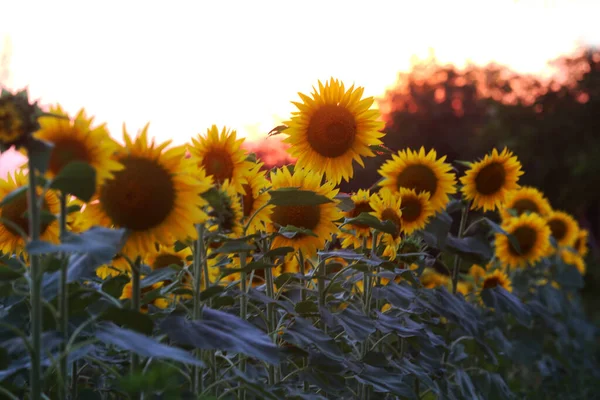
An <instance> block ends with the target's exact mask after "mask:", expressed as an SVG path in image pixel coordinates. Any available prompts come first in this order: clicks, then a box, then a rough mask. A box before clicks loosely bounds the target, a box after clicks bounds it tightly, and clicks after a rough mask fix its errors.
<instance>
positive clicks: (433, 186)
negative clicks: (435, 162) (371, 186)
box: [396, 164, 438, 196]
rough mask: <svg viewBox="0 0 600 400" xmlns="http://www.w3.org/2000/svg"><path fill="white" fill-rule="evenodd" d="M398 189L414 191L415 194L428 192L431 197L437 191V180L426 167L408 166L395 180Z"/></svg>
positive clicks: (418, 165) (420, 165) (419, 165)
mask: <svg viewBox="0 0 600 400" xmlns="http://www.w3.org/2000/svg"><path fill="white" fill-rule="evenodd" d="M396 179H397V181H398V187H399V188H401V187H403V188H407V189H414V190H415V191H416V192H417V193H422V192H429V193H430V194H431V196H433V195H434V194H435V192H436V190H437V186H438V178H437V176H436V175H435V173H434V172H433V171H432V170H431V169H430V168H429V167H427V166H425V165H422V164H414V165H409V166H407V167H406V168H404V170H403V171H402V172H400V174H398V177H397V178H396Z"/></svg>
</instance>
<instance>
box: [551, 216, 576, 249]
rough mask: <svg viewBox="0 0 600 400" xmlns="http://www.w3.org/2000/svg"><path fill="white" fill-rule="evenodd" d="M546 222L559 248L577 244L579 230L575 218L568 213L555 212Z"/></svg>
mask: <svg viewBox="0 0 600 400" xmlns="http://www.w3.org/2000/svg"><path fill="white" fill-rule="evenodd" d="M546 222H547V223H548V226H549V227H550V230H551V231H552V236H553V237H554V239H556V242H557V243H558V245H559V246H573V245H574V244H575V241H576V240H577V234H578V231H579V228H578V226H577V221H575V219H573V217H571V216H570V215H569V214H567V213H566V212H562V211H553V212H551V213H550V214H549V215H548V217H547V219H546Z"/></svg>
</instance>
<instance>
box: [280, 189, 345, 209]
mask: <svg viewBox="0 0 600 400" xmlns="http://www.w3.org/2000/svg"><path fill="white" fill-rule="evenodd" d="M269 194H270V195H271V200H269V204H272V205H274V206H318V205H320V204H326V203H333V200H331V199H330V198H329V197H327V196H323V195H321V194H317V193H315V192H313V191H312V190H301V189H298V188H293V187H285V188H279V189H275V190H271V191H269Z"/></svg>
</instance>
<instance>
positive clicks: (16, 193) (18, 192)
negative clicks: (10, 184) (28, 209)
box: [0, 185, 29, 207]
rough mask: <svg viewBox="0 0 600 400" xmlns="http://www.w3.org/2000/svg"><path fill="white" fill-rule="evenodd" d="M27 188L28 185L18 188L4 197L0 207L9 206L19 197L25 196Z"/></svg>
mask: <svg viewBox="0 0 600 400" xmlns="http://www.w3.org/2000/svg"><path fill="white" fill-rule="evenodd" d="M28 187H29V185H24V186H21V187H18V188H16V189H15V190H13V191H12V192H10V193H9V194H7V195H6V196H4V198H3V199H2V200H1V201H0V207H4V206H5V205H7V204H10V203H11V202H12V201H14V200H16V199H18V198H19V197H21V196H25V193H27V188H28Z"/></svg>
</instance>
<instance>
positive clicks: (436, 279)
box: [420, 268, 450, 289]
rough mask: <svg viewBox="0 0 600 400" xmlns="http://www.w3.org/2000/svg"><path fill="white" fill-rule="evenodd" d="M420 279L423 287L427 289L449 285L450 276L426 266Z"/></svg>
mask: <svg viewBox="0 0 600 400" xmlns="http://www.w3.org/2000/svg"><path fill="white" fill-rule="evenodd" d="M420 279H421V284H422V285H423V287H424V288H427V289H433V288H436V287H440V286H447V285H448V283H449V282H450V277H449V276H448V275H445V274H440V273H439V272H437V271H436V270H435V269H433V268H425V269H424V270H423V273H422V274H421V278H420Z"/></svg>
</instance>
